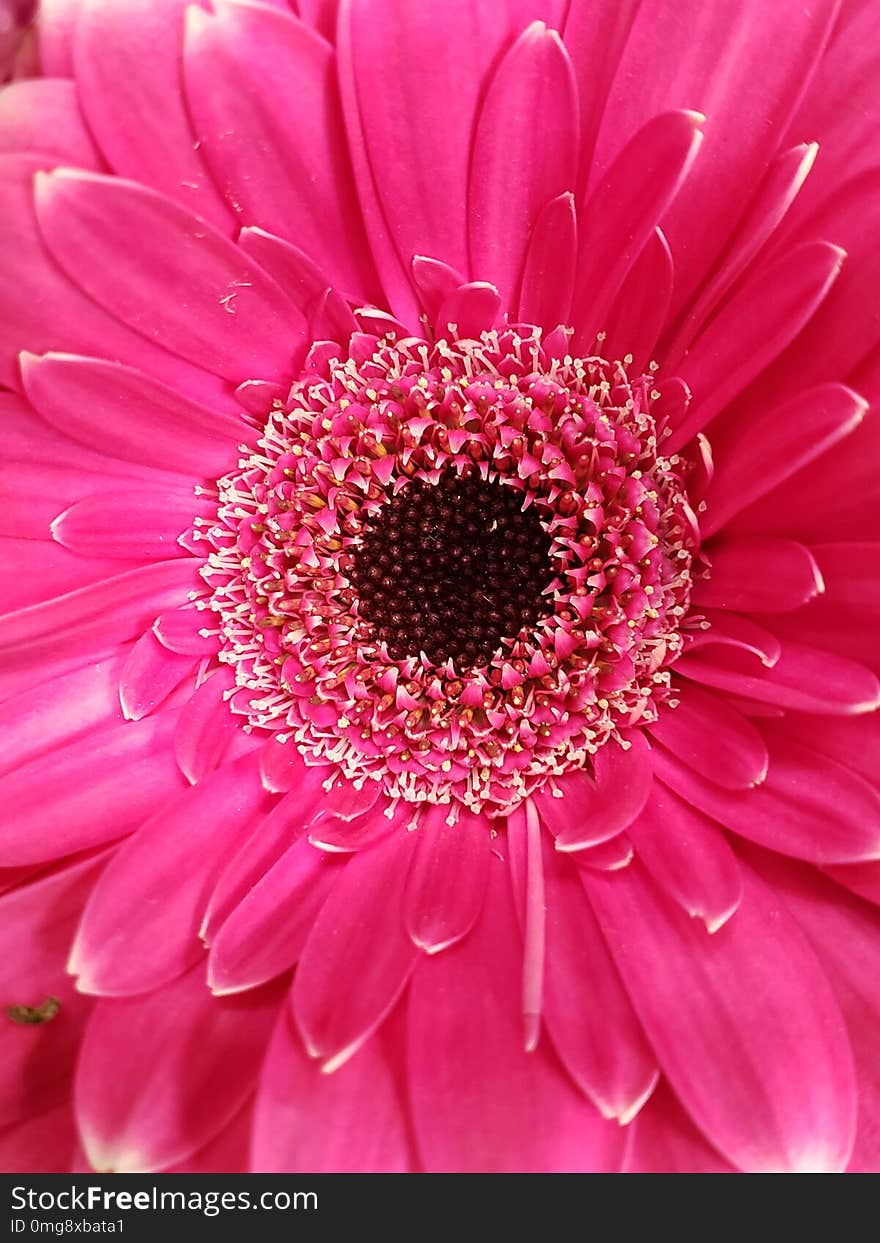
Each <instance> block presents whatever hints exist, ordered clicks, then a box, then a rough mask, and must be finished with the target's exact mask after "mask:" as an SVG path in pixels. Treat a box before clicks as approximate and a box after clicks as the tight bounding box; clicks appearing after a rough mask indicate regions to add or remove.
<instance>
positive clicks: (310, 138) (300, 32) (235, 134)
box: [184, 0, 375, 301]
mask: <svg viewBox="0 0 880 1243" xmlns="http://www.w3.org/2000/svg"><path fill="white" fill-rule="evenodd" d="M215 9H216V12H215V13H214V14H208V13H206V12H205V11H204V10H203V9H200V8H196V7H195V6H190V8H189V9H188V10H187V14H186V37H185V43H184V49H185V55H184V77H185V82H186V93H187V100H188V103H189V109H190V112H191V114H192V118H193V125H194V128H195V131H196V134H197V136H198V139H199V141H200V143H201V148H200V150H201V153H202V154H203V156H204V158H205V159H206V160H207V162H208V164H209V166H210V168H211V170H212V171H213V173H214V176H215V178H216V181H217V184H218V185H219V186H220V188H221V189H222V191H223V193H224V196H225V198H226V200H227V201H228V203H229V204H230V207H231V208H232V209H233V210H234V211H235V213H236V214H237V215H238V216H239V218H240V219H241V220H242V222H243V223H244V224H247V225H256V226H258V227H260V228H262V229H265V230H267V231H268V232H269V233H274V234H279V235H280V236H282V237H287V238H289V240H290V241H292V242H295V243H296V245H297V247H299V248H301V249H302V250H303V251H305V253H306V254H307V255H309V256H310V257H311V258H312V259H314V261H315V262H316V263H317V264H318V265H319V266H320V267H322V268H323V269H324V270H325V271H326V272H328V273H329V274H330V278H331V279H330V280H329V281H328V282H327V283H328V284H333V285H335V286H337V287H338V288H340V289H344V290H345V291H346V292H347V293H350V294H352V295H353V296H354V297H355V298H356V299H358V300H360V301H364V300H366V299H368V298H370V297H371V296H373V294H374V292H375V291H374V286H375V276H374V275H373V274H372V262H371V259H370V253H369V249H368V247H367V243H366V239H365V238H364V235H363V225H362V223H361V219H360V213H359V211H358V203H357V194H356V192H355V187H354V179H353V176H352V171H351V165H350V163H349V158H348V152H347V148H346V141H345V130H344V127H343V121H342V109H341V105H340V101H339V95H338V88H337V85H336V57H335V54H334V52H333V48H332V47H331V46H330V45H329V44H328V43H327V42H326V41H325V40H324V39H323V38H321V37H320V36H318V35H316V34H315V33H314V32H313V31H312V30H310V29H309V27H308V26H307V25H305V23H303V22H300V21H297V20H296V19H295V18H294V17H293V16H292V15H291V14H290V13H289V11H288V14H287V15H285V14H284V13H282V12H281V11H280V10H270V9H267V8H265V7H263V6H261V5H250V4H238V3H235V2H234V0H224V2H223V3H222V4H218V5H216V6H215ZM280 99H283V100H284V108H279V106H278V104H279V100H280ZM291 116H295V118H296V121H295V124H292V123H291Z"/></svg>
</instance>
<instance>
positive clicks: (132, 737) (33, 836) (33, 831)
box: [0, 713, 183, 867]
mask: <svg viewBox="0 0 880 1243" xmlns="http://www.w3.org/2000/svg"><path fill="white" fill-rule="evenodd" d="M169 717H173V713H159V714H158V715H157V716H154V717H148V718H147V719H146V720H144V721H137V722H126V724H125V725H123V726H111V727H109V728H107V729H102V730H98V731H95V732H94V733H92V734H88V735H86V736H84V737H83V738H80V739H76V740H74V741H73V742H68V743H66V744H64V745H63V746H60V747H57V748H56V749H55V750H53V751H52V752H50V753H48V754H46V755H43V756H40V757H39V758H38V759H35V760H31V761H29V762H28V763H27V764H23V765H21V767H20V768H16V769H14V770H13V771H12V772H11V773H7V774H6V776H4V777H0V802H2V804H3V806H5V807H6V808H8V809H10V810H9V811H8V813H7V817H6V824H5V826H4V833H3V844H2V848H0V864H2V866H3V867H18V866H20V865H21V864H24V863H41V862H43V861H44V860H49V859H57V858H59V857H60V856H62V855H68V854H72V853H73V852H74V851H78V850H86V849H88V848H89V847H92V846H97V845H100V844H101V843H103V842H108V841H111V840H112V839H113V838H116V837H121V836H122V835H123V834H125V833H129V832H131V830H132V829H134V828H136V827H137V826H138V824H140V823H141V822H142V821H143V820H145V819H146V818H147V816H148V815H149V814H150V812H151V811H153V810H154V809H155V808H156V807H157V806H161V805H162V803H164V802H166V801H167V800H168V799H171V798H173V797H174V795H175V794H177V793H179V791H180V789H181V787H182V783H183V778H182V777H181V775H180V773H179V772H178V771H177V766H176V764H175V763H174V760H173V756H172V754H171V748H170V742H171V730H172V727H173V720H169V719H168V718H169ZM121 771H122V772H124V773H125V775H126V779H125V781H120V780H119V774H120V772H121Z"/></svg>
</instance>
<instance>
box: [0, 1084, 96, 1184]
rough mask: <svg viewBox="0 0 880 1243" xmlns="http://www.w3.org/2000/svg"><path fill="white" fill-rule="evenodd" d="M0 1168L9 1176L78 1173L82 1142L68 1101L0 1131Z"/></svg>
mask: <svg viewBox="0 0 880 1243" xmlns="http://www.w3.org/2000/svg"><path fill="white" fill-rule="evenodd" d="M0 1167H2V1168H3V1170H5V1171H6V1173H7V1174H66V1173H68V1172H69V1171H73V1170H77V1171H83V1172H85V1166H83V1165H81V1164H79V1141H78V1137H77V1133H76V1126H75V1124H74V1120H73V1111H72V1109H71V1108H70V1104H69V1103H68V1102H66V1101H65V1103H64V1104H63V1105H56V1106H55V1108H54V1109H48V1110H46V1112H45V1113H37V1114H35V1113H31V1114H30V1115H29V1116H28V1117H27V1118H26V1119H24V1120H23V1121H21V1122H17V1123H16V1124H15V1125H14V1126H11V1127H7V1128H5V1129H4V1130H2V1131H0Z"/></svg>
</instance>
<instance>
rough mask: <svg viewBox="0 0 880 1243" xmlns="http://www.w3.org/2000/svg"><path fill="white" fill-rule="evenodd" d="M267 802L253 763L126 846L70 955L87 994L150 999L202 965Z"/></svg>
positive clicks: (232, 768) (153, 822) (199, 790)
mask: <svg viewBox="0 0 880 1243" xmlns="http://www.w3.org/2000/svg"><path fill="white" fill-rule="evenodd" d="M265 803H266V796H265V793H264V791H263V789H262V787H261V786H260V783H259V780H258V778H257V775H256V768H255V765H254V763H253V760H252V758H250V757H246V758H245V759H244V760H240V761H238V763H237V764H227V765H225V766H224V767H223V768H221V769H220V771H219V772H217V773H213V774H212V775H211V776H210V777H208V778H206V779H205V780H204V781H203V782H201V783H200V784H199V785H197V786H193V787H191V788H190V789H188V790H186V792H185V793H184V794H182V795H181V796H180V797H179V798H177V799H175V800H174V802H173V803H170V804H169V805H168V806H166V807H164V808H163V809H162V810H161V811H159V812H157V813H156V814H155V815H154V816H151V817H150V819H149V820H147V822H146V823H145V824H143V825H142V826H141V828H140V829H139V830H138V832H137V833H136V834H135V835H134V836H133V837H131V838H130V839H129V840H128V841H127V842H126V843H125V844H124V845H123V846H122V847H120V849H119V850H118V851H117V852H116V854H115V855H114V857H113V859H112V860H111V862H110V865H109V866H108V867H107V869H106V870H105V872H104V874H103V875H102V877H101V879H100V881H99V882H98V884H97V885H96V886H95V889H94V891H93V893H92V896H91V898H90V899H89V903H88V906H87V907H86V911H85V914H84V916H83V921H82V924H81V925H80V928H79V932H78V933H77V938H76V942H75V944H74V946H73V949H72V950H71V953H70V963H69V970H71V971H72V972H74V973H75V974H76V975H77V976H78V977H79V979H78V983H77V987H78V988H79V990H80V991H81V992H87V993H98V994H100V995H101V996H105V997H125V996H129V995H131V994H132V993H143V992H148V991H149V990H151V989H154V988H158V987H159V986H160V985H162V984H165V983H167V982H168V981H169V980H173V979H174V978H175V977H176V976H179V975H181V974H182V973H183V972H184V971H186V970H187V969H188V968H189V967H191V966H192V965H193V964H194V963H196V962H198V961H199V959H200V958H201V957H202V956H203V954H204V950H203V947H202V945H201V944H200V942H199V939H198V928H199V924H200V923H201V920H202V916H203V914H204V908H205V903H206V901H207V898H208V895H209V894H210V892H211V889H212V887H213V885H214V884H215V883H216V879H217V876H218V875H219V873H220V871H221V869H222V867H223V864H224V863H225V861H226V857H227V856H228V854H229V852H230V851H231V850H233V849H234V848H235V847H236V845H237V844H238V842H239V841H240V840H241V838H242V837H243V836H245V835H246V833H247V832H248V829H249V827H250V826H251V825H252V824H256V823H257V822H258V820H259V818H260V815H261V813H263V812H264V811H265Z"/></svg>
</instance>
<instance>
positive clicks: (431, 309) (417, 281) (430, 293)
mask: <svg viewBox="0 0 880 1243" xmlns="http://www.w3.org/2000/svg"><path fill="white" fill-rule="evenodd" d="M412 279H413V284H414V285H415V287H416V290H417V291H418V295H419V298H420V299H421V303H422V306H423V307H424V308H425V312H426V314H427V316H428V319H429V320H430V321H431V323H432V324H435V325H436V324H438V323H439V322H440V308H441V307H442V306H443V304H444V303H445V302H446V300H447V298H449V297H451V296H452V294H454V293H455V291H456V289H458V288H459V286H460V285H464V284H466V283H467V282H466V281H465V278H464V277H463V276H462V274H461V273H460V272H457V271H456V270H455V268H451V267H450V266H449V264H448V263H442V262H441V261H440V260H439V259H430V258H427V257H426V256H425V255H413V259H412Z"/></svg>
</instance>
